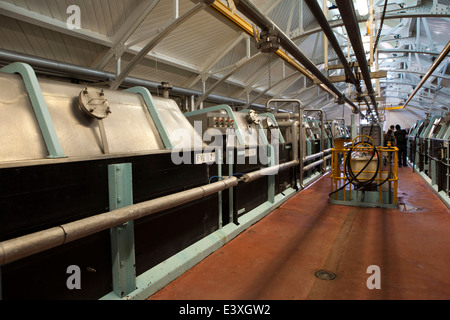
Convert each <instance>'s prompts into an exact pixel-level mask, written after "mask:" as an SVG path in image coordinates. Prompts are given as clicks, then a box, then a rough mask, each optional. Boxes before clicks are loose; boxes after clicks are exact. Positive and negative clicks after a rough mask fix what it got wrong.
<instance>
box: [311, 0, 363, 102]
mask: <svg viewBox="0 0 450 320" xmlns="http://www.w3.org/2000/svg"><path fill="white" fill-rule="evenodd" d="M305 2H306V4H307V5H308V7H309V9H310V10H311V12H312V14H313V15H314V17H315V18H316V20H317V22H318V23H319V25H320V27H321V28H322V30H323V32H324V33H325V35H326V36H327V38H328V41H329V42H330V44H331V46H332V47H333V49H334V51H335V52H336V54H337V56H338V58H339V60H340V61H341V63H342V65H343V67H344V70H345V74H346V75H347V77H348V78H349V79H350V82H351V83H353V85H354V86H355V88H356V91H357V92H359V93H361V94H362V89H361V84H360V82H359V80H357V79H356V77H355V75H354V74H353V71H352V69H351V68H350V65H349V63H348V61H347V58H346V57H345V55H344V52H343V51H342V49H341V46H340V44H339V42H338V40H337V38H336V36H335V35H334V32H333V29H331V27H330V24H329V23H328V20H327V18H326V17H325V15H324V13H323V11H322V8H321V7H320V6H319V3H318V2H317V0H305ZM363 100H364V102H365V103H366V105H367V109H368V110H369V111H370V110H371V109H370V105H369V103H368V102H367V99H366V98H365V97H364V98H363Z"/></svg>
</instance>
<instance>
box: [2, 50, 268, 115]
mask: <svg viewBox="0 0 450 320" xmlns="http://www.w3.org/2000/svg"><path fill="white" fill-rule="evenodd" d="M0 61H2V62H6V63H13V62H23V63H27V64H29V65H30V66H32V67H33V68H34V69H39V70H41V71H45V72H47V73H53V74H55V73H58V74H59V75H63V76H67V77H71V78H79V80H89V81H110V80H111V79H114V78H115V76H116V75H115V74H114V73H111V72H106V71H103V70H97V69H92V68H87V67H81V66H77V65H74V64H69V63H65V62H59V61H55V60H49V59H45V58H40V57H35V56H31V55H27V54H22V53H17V52H13V51H9V50H4V49H0ZM39 70H36V71H39ZM122 85H123V86H125V87H127V86H128V87H134V86H137V87H146V88H148V89H153V90H155V91H156V90H158V87H160V86H161V83H159V82H154V81H149V80H145V79H139V78H134V77H127V78H125V80H124V82H123V83H122ZM171 93H172V94H174V95H181V96H188V97H192V96H194V97H195V96H201V95H202V92H201V91H196V90H191V89H186V88H181V87H176V86H173V87H172V90H171ZM207 101H209V102H213V103H218V104H227V105H232V106H244V105H246V104H247V102H246V101H243V100H239V99H233V98H228V97H223V96H219V95H215V94H211V95H209V97H208V99H207ZM252 106H253V107H255V108H261V109H264V108H265V106H264V105H262V104H255V103H254V104H252Z"/></svg>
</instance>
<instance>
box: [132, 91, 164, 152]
mask: <svg viewBox="0 0 450 320" xmlns="http://www.w3.org/2000/svg"><path fill="white" fill-rule="evenodd" d="M124 91H125V92H131V93H137V94H140V95H141V96H142V98H143V99H144V102H145V104H146V105H147V109H148V111H149V112H150V115H151V116H152V118H153V121H154V122H155V125H156V128H157V129H158V132H159V134H160V135H161V139H162V141H163V143H164V146H165V147H166V148H167V149H170V150H171V149H173V145H172V142H171V141H170V138H169V133H168V132H167V129H166V126H165V125H164V123H163V121H162V118H161V116H160V114H159V111H158V109H157V108H156V104H155V100H154V99H153V97H152V94H151V93H150V91H148V89H147V88H144V87H134V88H130V89H126V90H124Z"/></svg>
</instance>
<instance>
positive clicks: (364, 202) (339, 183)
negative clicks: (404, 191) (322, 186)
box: [330, 135, 398, 208]
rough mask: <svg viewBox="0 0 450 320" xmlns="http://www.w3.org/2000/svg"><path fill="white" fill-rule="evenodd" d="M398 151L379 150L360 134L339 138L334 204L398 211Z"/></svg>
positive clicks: (334, 154)
mask: <svg viewBox="0 0 450 320" xmlns="http://www.w3.org/2000/svg"><path fill="white" fill-rule="evenodd" d="M397 187H398V148H396V147H392V146H391V145H390V143H389V144H388V146H387V147H381V146H380V147H376V146H375V144H374V140H373V139H372V138H371V137H369V136H366V135H361V136H358V137H356V138H355V139H353V140H350V139H338V140H336V141H335V148H333V149H332V163H331V193H330V201H331V203H334V204H340V205H352V206H367V207H383V208H396V207H397V206H398V204H397Z"/></svg>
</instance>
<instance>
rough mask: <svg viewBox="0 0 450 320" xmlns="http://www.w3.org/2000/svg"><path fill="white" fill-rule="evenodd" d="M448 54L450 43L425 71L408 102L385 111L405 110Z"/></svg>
mask: <svg viewBox="0 0 450 320" xmlns="http://www.w3.org/2000/svg"><path fill="white" fill-rule="evenodd" d="M449 52H450V41H449V42H447V45H446V46H445V47H444V49H443V50H442V52H441V53H440V54H439V56H438V57H437V58H436V60H435V61H434V63H433V64H432V66H431V68H430V69H429V70H428V71H427V73H426V74H425V75H424V77H423V78H422V80H421V81H420V83H419V84H418V85H417V86H416V88H415V89H414V91H413V93H412V94H411V95H410V96H409V98H408V100H406V102H405V103H404V104H403V106H400V107H393V108H386V110H395V109H403V108H405V107H406V106H407V105H408V103H409V102H410V101H411V100H412V98H413V97H414V96H415V95H416V94H417V92H419V90H420V88H421V87H422V86H423V85H424V84H425V82H426V81H427V80H428V78H429V77H430V76H431V75H432V74H433V72H434V71H435V70H436V69H437V67H438V66H439V65H440V64H441V63H442V61H444V59H445V58H446V57H447V55H448V53H449Z"/></svg>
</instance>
